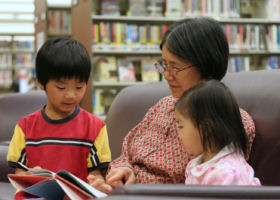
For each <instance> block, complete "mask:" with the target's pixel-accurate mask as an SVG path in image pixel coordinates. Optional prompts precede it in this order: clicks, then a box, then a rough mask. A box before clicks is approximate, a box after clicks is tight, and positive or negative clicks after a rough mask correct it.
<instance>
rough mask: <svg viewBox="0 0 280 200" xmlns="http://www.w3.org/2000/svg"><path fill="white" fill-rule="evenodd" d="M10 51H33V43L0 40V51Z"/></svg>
mask: <svg viewBox="0 0 280 200" xmlns="http://www.w3.org/2000/svg"><path fill="white" fill-rule="evenodd" d="M11 49H14V50H28V51H33V50H34V43H33V41H18V40H16V41H14V42H11V41H8V40H0V51H9V50H11Z"/></svg>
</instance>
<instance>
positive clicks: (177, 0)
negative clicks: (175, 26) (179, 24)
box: [165, 0, 182, 17]
mask: <svg viewBox="0 0 280 200" xmlns="http://www.w3.org/2000/svg"><path fill="white" fill-rule="evenodd" d="M181 16H182V1H181V0H166V1H165V17H181Z"/></svg>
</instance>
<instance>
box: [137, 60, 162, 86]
mask: <svg viewBox="0 0 280 200" xmlns="http://www.w3.org/2000/svg"><path fill="white" fill-rule="evenodd" d="M155 60H156V59H155V58H153V57H145V58H143V59H141V75H142V81H143V82H157V81H159V80H160V77H159V72H158V71H157V69H156V68H155V66H154V63H155Z"/></svg>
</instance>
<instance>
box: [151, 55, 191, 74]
mask: <svg viewBox="0 0 280 200" xmlns="http://www.w3.org/2000/svg"><path fill="white" fill-rule="evenodd" d="M190 67H193V65H189V66H185V67H180V68H175V67H168V66H167V65H166V64H164V63H163V61H162V58H160V59H159V60H158V61H157V62H156V63H155V68H156V69H157V70H158V72H159V73H161V74H162V75H164V72H165V71H167V72H168V73H169V74H170V75H174V76H177V74H178V73H179V72H181V71H183V70H185V69H188V68H190Z"/></svg>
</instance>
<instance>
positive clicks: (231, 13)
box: [184, 0, 240, 18]
mask: <svg viewBox="0 0 280 200" xmlns="http://www.w3.org/2000/svg"><path fill="white" fill-rule="evenodd" d="M184 6H185V16H186V17H195V16H208V17H215V18H239V17H240V0H184Z"/></svg>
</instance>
